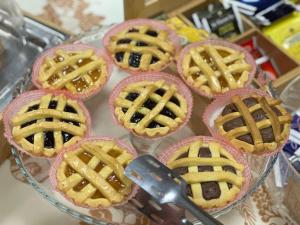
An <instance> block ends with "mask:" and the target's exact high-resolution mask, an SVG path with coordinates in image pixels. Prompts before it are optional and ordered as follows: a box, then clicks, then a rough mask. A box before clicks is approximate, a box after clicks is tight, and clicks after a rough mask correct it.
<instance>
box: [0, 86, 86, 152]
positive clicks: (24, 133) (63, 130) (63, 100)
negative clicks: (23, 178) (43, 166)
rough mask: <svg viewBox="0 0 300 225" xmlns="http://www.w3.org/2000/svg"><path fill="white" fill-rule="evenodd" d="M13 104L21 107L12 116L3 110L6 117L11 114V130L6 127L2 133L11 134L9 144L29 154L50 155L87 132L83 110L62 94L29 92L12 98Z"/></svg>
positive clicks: (84, 110) (79, 105) (81, 106)
mask: <svg viewBox="0 0 300 225" xmlns="http://www.w3.org/2000/svg"><path fill="white" fill-rule="evenodd" d="M35 93H36V94H37V96H38V97H34V95H35ZM28 95H31V96H32V97H30V98H31V99H29V98H28V97H27V96H28ZM17 102H18V103H17ZM14 104H22V106H21V107H20V108H19V109H18V110H17V111H16V113H15V114H14V115H12V116H11V115H7V113H6V116H5V117H6V118H7V117H8V116H11V117H10V118H9V123H10V130H11V133H10V132H8V130H6V136H7V137H9V136H10V135H11V140H12V142H13V144H15V145H17V147H18V148H19V149H20V148H21V150H23V151H25V152H27V153H29V154H31V155H34V156H44V157H54V156H55V155H56V154H57V153H58V152H60V151H61V150H62V149H63V148H64V147H68V146H71V145H73V144H75V143H76V142H77V141H79V140H81V139H82V138H83V137H85V136H86V135H87V134H88V128H89V118H88V114H87V110H86V109H85V108H84V106H83V104H82V103H79V102H78V101H77V100H74V99H71V98H68V97H67V96H66V95H64V94H60V95H56V94H53V93H46V92H43V91H32V92H28V93H25V94H24V95H23V96H21V98H18V99H16V100H15V101H13V102H12V103H11V107H14V106H13V105H14ZM8 133H9V134H8ZM9 140H10V139H9Z"/></svg>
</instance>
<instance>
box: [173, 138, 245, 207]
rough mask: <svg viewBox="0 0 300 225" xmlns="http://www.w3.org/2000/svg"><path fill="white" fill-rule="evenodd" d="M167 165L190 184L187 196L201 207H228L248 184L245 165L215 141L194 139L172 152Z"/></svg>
mask: <svg viewBox="0 0 300 225" xmlns="http://www.w3.org/2000/svg"><path fill="white" fill-rule="evenodd" d="M167 166H168V167H169V168H170V169H172V170H173V171H174V172H175V173H177V174H179V175H181V176H182V178H183V179H184V180H185V181H186V182H187V183H188V187H187V195H188V196H189V197H190V198H191V200H193V201H194V202H195V203H196V204H197V205H199V206H200V207H201V208H219V207H223V206H225V205H226V204H228V203H229V202H231V201H233V200H234V199H235V198H236V196H237V195H238V193H239V192H240V191H241V188H242V185H243V183H244V177H243V170H244V166H243V165H242V164H240V163H238V162H237V161H236V160H235V159H234V157H233V156H232V155H231V154H230V153H229V152H228V151H227V150H226V149H225V148H223V147H222V146H221V145H220V144H219V143H216V142H214V141H209V142H204V141H202V140H200V139H199V140H195V141H193V142H190V143H189V144H188V145H186V146H183V147H181V148H179V149H177V150H176V151H175V152H174V153H173V154H172V155H171V157H170V158H169V160H168V162H167Z"/></svg>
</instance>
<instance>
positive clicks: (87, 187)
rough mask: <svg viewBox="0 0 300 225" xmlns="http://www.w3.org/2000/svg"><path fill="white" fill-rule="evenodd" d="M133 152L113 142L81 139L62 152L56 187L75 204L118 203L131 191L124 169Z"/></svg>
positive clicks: (104, 205) (91, 205)
mask: <svg viewBox="0 0 300 225" xmlns="http://www.w3.org/2000/svg"><path fill="white" fill-rule="evenodd" d="M132 159H133V155H132V154H130V153H128V152H127V151H126V149H124V148H123V147H121V146H119V145H118V144H117V143H116V142H115V141H111V140H96V141H88V142H83V143H82V144H81V145H80V147H78V148H77V149H76V150H71V151H67V152H65V153H63V160H62V161H61V162H60V164H59V165H58V167H57V171H56V178H57V188H58V189H59V190H60V191H61V192H63V193H64V194H65V195H66V196H67V197H68V198H70V199H72V200H73V201H74V202H75V203H76V204H79V205H86V206H89V207H109V206H111V205H113V204H117V203H121V202H122V201H124V200H125V199H126V197H127V196H128V195H129V194H130V193H131V191H132V182H131V181H130V180H129V179H128V178H127V177H126V176H125V175H124V168H125V167H126V166H127V164H128V163H129V162H130V161H131V160H132Z"/></svg>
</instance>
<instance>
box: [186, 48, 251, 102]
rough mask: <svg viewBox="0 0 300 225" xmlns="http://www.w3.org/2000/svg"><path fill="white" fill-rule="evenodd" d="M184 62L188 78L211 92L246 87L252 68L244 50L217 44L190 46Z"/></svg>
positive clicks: (215, 92) (202, 88) (196, 86)
mask: <svg viewBox="0 0 300 225" xmlns="http://www.w3.org/2000/svg"><path fill="white" fill-rule="evenodd" d="M180 63H181V66H182V73H183V77H184V79H185V80H186V81H187V82H188V83H189V84H190V85H192V86H193V87H194V88H196V89H198V90H200V91H202V92H204V93H205V94H206V95H209V96H212V95H213V94H220V93H224V92H226V91H228V90H230V89H236V88H242V87H244V86H245V84H246V82H247V81H248V79H249V75H250V71H251V70H252V65H250V64H249V63H247V62H246V60H245V54H244V53H243V52H240V51H238V50H236V49H233V48H229V47H225V46H221V45H214V44H206V45H200V46H197V47H192V48H190V49H189V51H188V52H187V53H186V54H185V55H184V56H183V59H182V61H181V62H180Z"/></svg>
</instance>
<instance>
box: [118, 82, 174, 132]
mask: <svg viewBox="0 0 300 225" xmlns="http://www.w3.org/2000/svg"><path fill="white" fill-rule="evenodd" d="M165 92H166V91H165V90H164V89H162V88H159V89H157V90H156V91H155V92H154V93H156V94H158V95H159V96H163V95H164V94H165ZM139 95H140V94H139V93H136V92H130V93H129V94H128V95H127V96H126V97H125V99H127V100H129V101H132V102H133V101H134V100H135V99H137V98H138V97H139ZM169 101H170V102H172V103H174V104H176V105H177V106H179V107H180V102H179V100H178V99H177V98H176V97H175V96H172V97H171V98H170V100H169ZM156 105H157V102H155V101H154V100H152V99H151V98H148V99H147V100H146V101H145V102H144V104H143V105H142V107H145V108H147V109H150V110H152V109H153V108H154V107H155V106H156ZM127 110H128V108H122V111H123V112H124V113H126V112H127ZM159 114H161V115H164V116H167V117H169V118H171V119H175V118H176V117H177V116H176V114H175V113H174V112H173V111H172V110H171V109H170V108H168V107H167V106H165V107H164V108H163V109H162V110H161V111H160V113H159ZM144 116H145V115H144V114H142V113H139V112H135V113H134V114H133V116H132V117H131V119H130V122H131V123H138V122H139V121H141V120H142V119H143V118H144ZM164 126H165V125H163V124H160V123H159V122H157V121H155V120H154V121H152V122H150V123H149V125H148V126H147V128H157V127H164Z"/></svg>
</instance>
